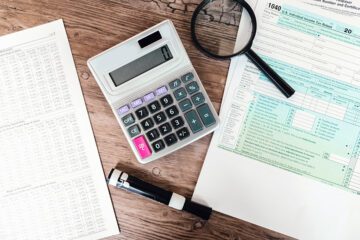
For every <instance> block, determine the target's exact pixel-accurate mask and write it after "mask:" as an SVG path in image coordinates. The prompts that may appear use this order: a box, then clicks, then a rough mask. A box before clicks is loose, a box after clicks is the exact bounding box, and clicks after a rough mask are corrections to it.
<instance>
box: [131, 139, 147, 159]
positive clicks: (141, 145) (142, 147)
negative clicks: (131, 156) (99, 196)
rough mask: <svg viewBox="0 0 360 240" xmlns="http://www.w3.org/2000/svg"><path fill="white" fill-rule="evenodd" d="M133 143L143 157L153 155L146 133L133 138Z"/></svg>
mask: <svg viewBox="0 0 360 240" xmlns="http://www.w3.org/2000/svg"><path fill="white" fill-rule="evenodd" d="M133 143H134V145H135V147H136V149H137V151H138V153H139V154H140V157H141V158H142V159H144V158H147V157H149V156H150V155H151V149H150V147H149V145H148V143H147V141H146V139H145V137H144V135H142V136H140V137H137V138H135V139H134V140H133Z"/></svg>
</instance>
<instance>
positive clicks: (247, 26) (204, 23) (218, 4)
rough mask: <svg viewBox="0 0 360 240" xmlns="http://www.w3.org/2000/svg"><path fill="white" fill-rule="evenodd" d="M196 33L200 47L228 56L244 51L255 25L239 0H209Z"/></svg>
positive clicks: (197, 18) (199, 19) (200, 17)
mask: <svg viewBox="0 0 360 240" xmlns="http://www.w3.org/2000/svg"><path fill="white" fill-rule="evenodd" d="M194 30H195V32H194V35H195V37H196V39H197V42H198V44H199V45H200V48H203V50H205V51H206V52H208V53H209V54H211V55H214V56H219V57H226V56H230V55H233V54H234V53H238V52H239V51H241V50H244V51H245V49H244V48H246V47H248V46H249V44H248V43H249V41H251V32H252V30H253V26H252V21H251V18H250V16H249V14H248V12H247V10H246V9H245V8H243V7H242V5H241V4H240V3H239V2H238V1H234V0H213V1H211V0H209V1H204V2H203V5H202V6H201V8H200V11H199V13H198V14H197V16H196V19H195V25H194ZM237 36H238V38H237Z"/></svg>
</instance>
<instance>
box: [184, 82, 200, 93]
mask: <svg viewBox="0 0 360 240" xmlns="http://www.w3.org/2000/svg"><path fill="white" fill-rule="evenodd" d="M186 91H187V92H188V93H189V94H193V93H196V92H197V91H199V85H198V84H197V82H191V83H189V84H188V85H186Z"/></svg>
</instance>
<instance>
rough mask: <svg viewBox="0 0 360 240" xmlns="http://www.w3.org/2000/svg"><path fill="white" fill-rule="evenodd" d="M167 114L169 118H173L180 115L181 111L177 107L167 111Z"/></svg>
mask: <svg viewBox="0 0 360 240" xmlns="http://www.w3.org/2000/svg"><path fill="white" fill-rule="evenodd" d="M165 112H166V114H167V115H168V117H169V118H172V117H174V116H176V115H178V114H179V110H178V109H177V107H176V106H175V105H173V106H171V107H169V108H168V109H166V110H165Z"/></svg>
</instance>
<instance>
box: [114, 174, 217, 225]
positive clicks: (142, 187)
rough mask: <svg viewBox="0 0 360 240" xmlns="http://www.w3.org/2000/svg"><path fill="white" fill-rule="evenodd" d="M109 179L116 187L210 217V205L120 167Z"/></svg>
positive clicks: (206, 217) (204, 217)
mask: <svg viewBox="0 0 360 240" xmlns="http://www.w3.org/2000/svg"><path fill="white" fill-rule="evenodd" d="M107 181H108V183H109V184H110V185H112V186H115V187H116V188H120V189H125V190H127V191H130V192H133V193H137V194H140V195H142V196H144V197H148V198H151V199H153V200H155V201H158V202H161V203H163V204H166V205H168V206H169V207H172V208H175V209H177V210H184V211H186V212H189V213H192V214H194V215H196V216H198V217H201V218H202V219H205V220H208V219H209V217H210V214H211V212H212V209H211V208H210V207H206V206H203V205H201V204H199V203H196V202H192V201H191V200H190V199H187V198H185V197H184V196H181V195H180V194H177V193H174V192H170V191H167V190H165V189H162V188H159V187H157V186H154V185H152V184H150V183H146V182H144V181H142V180H140V179H138V178H136V177H133V176H130V175H128V174H127V173H125V172H122V171H120V170H118V169H114V168H113V169H112V170H111V171H110V173H109V176H108V180H107Z"/></svg>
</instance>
